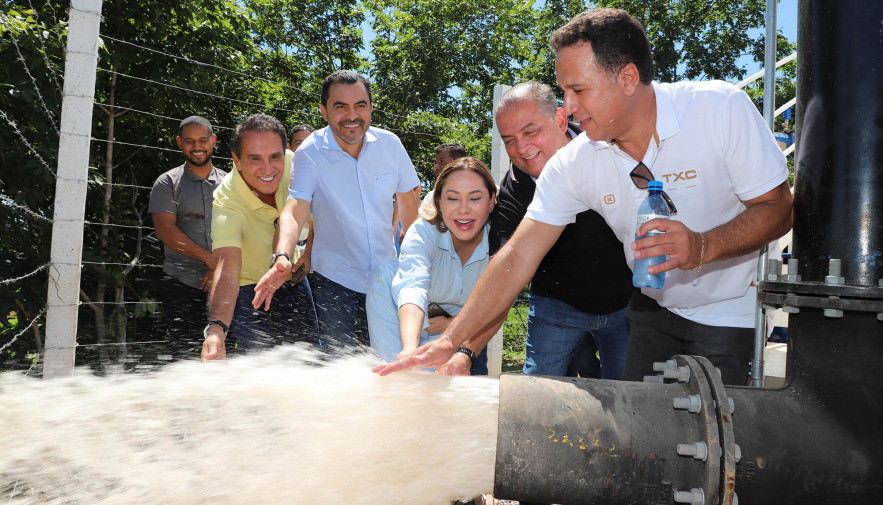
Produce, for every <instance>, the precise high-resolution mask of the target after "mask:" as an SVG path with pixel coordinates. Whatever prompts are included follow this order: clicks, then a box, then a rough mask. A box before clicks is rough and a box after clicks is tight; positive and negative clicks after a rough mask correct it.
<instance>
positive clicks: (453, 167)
mask: <svg viewBox="0 0 883 505" xmlns="http://www.w3.org/2000/svg"><path fill="white" fill-rule="evenodd" d="M456 172H473V173H476V174H478V176H479V177H481V179H482V180H483V181H484V187H485V188H486V189H487V192H488V195H490V197H491V200H493V199H494V197H496V195H497V184H496V183H495V182H494V177H493V176H492V175H491V171H490V169H488V167H487V165H485V164H484V163H482V162H481V161H480V160H477V159H475V158H471V157H469V156H466V157H463V158H459V159H456V160H454V161H452V162H451V163H450V164H449V165H448V166H446V167H445V169H444V170H442V171H441V173H440V174H438V179H436V180H435V187H433V188H432V191H433V193H432V205H426V206H425V207H423V213H422V215H421V217H422V218H423V219H425V220H427V221H429V222H430V223H431V224H433V225H435V228H436V229H437V230H438V231H440V232H442V233H444V232H445V231H446V228H445V226H444V218H443V216H442V215H441V211H439V209H440V208H441V198H442V193H444V189H445V185H446V184H447V183H448V179H449V178H450V176H451V174H453V173H456Z"/></svg>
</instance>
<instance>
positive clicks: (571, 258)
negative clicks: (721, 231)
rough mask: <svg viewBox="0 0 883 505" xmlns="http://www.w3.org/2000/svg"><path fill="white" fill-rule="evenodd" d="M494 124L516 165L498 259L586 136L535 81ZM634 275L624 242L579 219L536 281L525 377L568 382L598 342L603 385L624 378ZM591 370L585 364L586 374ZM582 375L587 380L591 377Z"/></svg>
mask: <svg viewBox="0 0 883 505" xmlns="http://www.w3.org/2000/svg"><path fill="white" fill-rule="evenodd" d="M494 119H495V121H496V123H497V129H498V130H499V132H500V136H501V137H502V139H503V143H504V145H505V147H506V152H507V153H508V154H509V158H510V159H511V161H512V166H511V167H510V169H509V173H507V174H506V176H505V177H504V178H503V181H501V182H500V190H499V192H498V193H497V206H496V208H495V209H494V212H493V214H492V216H491V233H490V247H491V252H492V253H493V252H496V251H497V250H498V249H499V248H500V247H501V246H502V245H503V244H504V243H505V242H506V240H508V239H509V238H510V237H511V236H512V234H513V233H514V232H515V228H517V227H518V224H519V223H520V222H521V219H522V218H523V217H524V214H525V212H526V211H527V206H528V205H529V204H530V202H531V200H533V196H534V191H535V189H536V179H537V178H538V177H539V176H540V173H541V172H542V171H543V167H544V166H545V164H546V162H547V161H548V160H549V158H551V157H552V155H553V154H555V153H556V152H557V151H558V149H560V148H562V147H564V146H565V145H567V143H568V142H570V140H571V139H572V138H574V137H576V136H577V135H578V134H579V128H578V127H575V128H574V127H572V126H571V127H569V125H568V123H567V118H566V116H565V115H564V111H563V110H562V109H560V108H558V101H557V100H556V99H555V94H554V93H553V91H552V88H551V87H549V86H547V85H545V84H541V83H538V82H533V81H528V82H524V83H521V84H519V85H517V86H515V87H513V88H512V89H510V90H509V91H508V92H507V93H506V94H505V95H503V97H502V99H501V100H500V102H499V103H497V105H496V106H495V107H494ZM632 290H633V288H632V282H631V270H629V268H628V265H627V264H626V262H625V258H624V257H623V252H622V243H621V242H620V241H619V239H617V238H616V236H615V235H614V234H613V232H612V231H611V230H610V227H608V226H607V224H606V223H605V222H604V219H603V218H602V217H601V216H600V215H598V214H597V213H596V212H595V211H592V210H588V211H585V212H582V213H580V214H578V215H577V217H576V222H575V223H573V224H570V225H568V226H567V227H566V228H565V229H564V232H563V233H562V234H561V237H560V238H559V239H558V242H556V243H555V246H554V247H552V249H551V250H550V251H549V253H548V254H546V257H545V259H543V261H542V263H540V266H539V268H538V269H537V272H536V274H535V275H534V277H533V280H532V281H531V290H530V310H529V315H528V327H527V333H528V336H527V344H526V356H525V362H524V373H525V374H540V375H559V376H561V375H565V374H566V373H567V371H568V364H569V363H570V362H571V360H572V359H573V358H574V356H575V355H577V353H578V351H579V355H583V354H588V356H579V355H578V359H577V360H576V361H577V362H580V361H582V362H585V359H586V358H588V359H589V360H591V359H593V358H594V356H593V354H594V353H593V352H592V351H593V350H594V349H593V346H592V345H591V341H589V342H587V343H588V346H587V348H588V349H589V352H588V353H584V351H585V349H586V346H583V348H581V347H580V346H581V343H583V341H584V339H586V338H594V344H595V346H597V349H598V351H599V354H600V358H601V374H600V376H601V378H604V379H620V378H621V377H622V370H623V365H624V364H625V357H626V350H627V349H628V342H629V326H628V320H627V318H626V307H627V306H628V302H629V298H630V296H631V294H632ZM579 368H580V369H582V370H585V364H583V365H582V366H580V367H579ZM585 373H586V372H585V371H582V372H581V373H580V375H583V374H585Z"/></svg>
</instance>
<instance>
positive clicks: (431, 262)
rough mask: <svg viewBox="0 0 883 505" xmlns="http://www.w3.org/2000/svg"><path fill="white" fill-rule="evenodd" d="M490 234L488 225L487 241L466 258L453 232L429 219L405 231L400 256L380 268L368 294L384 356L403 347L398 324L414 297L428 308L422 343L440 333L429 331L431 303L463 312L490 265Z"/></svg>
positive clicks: (376, 344)
mask: <svg viewBox="0 0 883 505" xmlns="http://www.w3.org/2000/svg"><path fill="white" fill-rule="evenodd" d="M487 236H488V226H487V225H485V227H484V230H483V231H482V240H481V243H480V244H479V245H478V246H477V247H476V248H475V250H474V251H473V252H472V256H470V257H469V260H468V261H466V263H465V264H463V263H461V262H460V257H459V256H458V255H457V253H456V252H455V251H454V243H453V241H452V239H451V233H450V232H444V233H442V232H440V231H438V229H437V228H436V227H435V226H434V225H432V224H430V223H429V222H428V221H426V220H424V219H418V220H417V221H415V222H414V224H413V225H412V226H411V227H410V228H409V229H408V232H407V233H406V234H405V240H404V241H403V242H402V253H401V255H400V256H399V258H398V262H396V261H391V262H388V263H387V264H385V265H383V266H382V268H380V269H379V270H378V272H376V273H375V275H374V278H373V279H372V283H371V288H370V289H369V290H368V296H367V298H366V307H367V310H368V328H369V334H370V335H371V347H373V348H374V349H375V350H376V351H377V353H378V354H379V355H380V356H381V357H382V358H384V359H388V360H390V359H395V356H396V354H398V353H399V351H401V350H402V340H401V334H400V331H399V324H398V310H399V307H401V306H402V305H404V304H406V303H412V304H414V305H417V306H418V307H420V308H421V309H423V313H424V317H423V331H422V332H421V335H420V344H421V345H422V344H424V343H426V342H428V341H429V340H431V339H432V338H434V337H435V335H430V334H428V332H427V331H426V328H427V327H428V326H429V318H428V317H427V316H426V315H425V314H426V310H427V307H428V306H429V304H430V303H437V304H439V305H440V306H441V307H442V308H443V309H445V310H446V311H447V312H448V314H450V315H452V316H455V315H457V314H458V313H459V312H460V309H461V308H463V305H464V304H465V303H466V299H467V298H469V294H470V293H472V289H473V288H475V284H476V283H477V282H478V279H479V277H481V274H482V273H484V271H485V269H486V268H487V265H488V261H489V259H490V257H489V256H488V238H487Z"/></svg>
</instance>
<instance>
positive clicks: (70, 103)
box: [43, 0, 102, 378]
mask: <svg viewBox="0 0 883 505" xmlns="http://www.w3.org/2000/svg"><path fill="white" fill-rule="evenodd" d="M101 3H102V2H101V0H72V1H71V7H70V11H69V23H70V24H69V28H68V38H67V49H66V51H65V59H64V90H63V94H62V104H61V131H60V140H59V144H58V170H57V176H58V177H57V179H56V182H55V214H54V223H53V225H52V249H51V259H50V262H51V265H50V267H49V287H48V293H47V296H46V304H47V311H46V354H45V356H44V361H43V377H44V378H52V377H59V376H64V375H68V374H70V373H71V372H72V371H73V368H74V357H75V351H76V344H77V311H78V308H79V307H78V305H79V300H80V267H81V257H82V251H83V222H84V216H85V212H86V181H87V177H88V174H89V142H90V140H91V137H92V108H93V102H94V101H95V69H96V67H97V64H98V30H99V23H100V21H101Z"/></svg>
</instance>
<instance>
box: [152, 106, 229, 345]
mask: <svg viewBox="0 0 883 505" xmlns="http://www.w3.org/2000/svg"><path fill="white" fill-rule="evenodd" d="M177 141H178V147H180V148H181V151H182V153H183V154H184V159H185V162H184V164H183V165H181V166H178V167H176V168H173V169H171V170H169V171H168V172H165V173H164V174H162V175H160V176H159V178H157V179H156V182H155V183H154V184H153V189H152V190H151V192H150V206H149V209H148V211H149V213H150V216H151V217H152V218H153V228H154V230H156V237H157V238H158V239H160V240H161V241H162V242H163V244H164V246H165V261H164V262H163V272H164V273H165V275H164V276H163V281H162V302H163V312H164V313H165V319H166V323H167V325H168V328H169V348H170V351H171V352H172V354H174V355H176V356H178V357H182V358H187V357H192V358H196V357H197V356H199V351H198V349H199V347H200V341H199V339H197V338H196V337H195V335H199V334H201V332H202V327H203V323H204V322H205V311H206V301H207V300H206V299H207V295H206V292H207V291H208V290H209V289H210V287H211V281H212V275H213V273H214V271H213V268H214V263H213V261H212V237H211V232H212V193H213V192H214V190H215V188H217V187H218V186H219V185H220V184H221V179H223V178H224V176H225V175H227V172H225V171H223V170H220V169H218V168H216V167H215V166H214V165H212V153H213V152H214V148H215V142H216V137H215V135H214V134H213V133H212V125H211V124H210V123H209V122H208V120H206V119H205V118H202V117H199V116H190V117H188V118H187V119H185V120H183V121H181V125H180V126H179V127H178V138H177Z"/></svg>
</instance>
